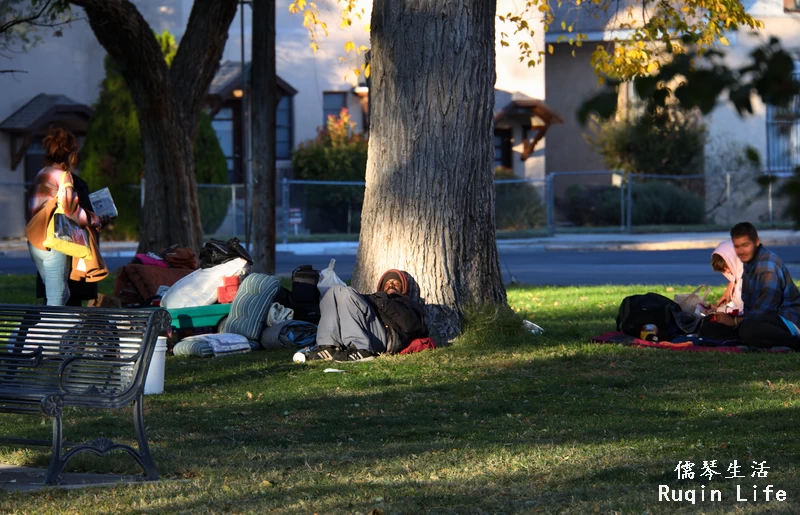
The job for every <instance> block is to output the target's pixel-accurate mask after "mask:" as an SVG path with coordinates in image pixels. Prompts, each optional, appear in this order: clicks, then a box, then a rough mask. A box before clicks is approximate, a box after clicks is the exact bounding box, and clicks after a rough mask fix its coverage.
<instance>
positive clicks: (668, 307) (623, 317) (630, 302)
mask: <svg viewBox="0 0 800 515" xmlns="http://www.w3.org/2000/svg"><path fill="white" fill-rule="evenodd" d="M681 312H682V311H681V307H680V306H679V305H678V303H677V302H675V301H673V300H670V299H668V298H666V297H664V296H663V295H659V294H657V293H645V294H643V295H631V296H629V297H625V298H624V299H622V304H620V306H619V313H618V314H617V331H622V332H623V333H625V334H628V335H630V336H636V337H637V338H638V337H639V335H640V334H641V332H642V326H644V325H647V324H655V325H656V327H658V338H659V339H660V340H664V341H670V340H672V338H674V337H675V336H677V335H679V334H684V333H685V332H686V329H688V328H687V327H684V329H681V327H679V326H678V322H677V321H676V313H681ZM682 325H684V324H682ZM695 325H696V324H695ZM693 329H694V328H691V329H689V330H693Z"/></svg>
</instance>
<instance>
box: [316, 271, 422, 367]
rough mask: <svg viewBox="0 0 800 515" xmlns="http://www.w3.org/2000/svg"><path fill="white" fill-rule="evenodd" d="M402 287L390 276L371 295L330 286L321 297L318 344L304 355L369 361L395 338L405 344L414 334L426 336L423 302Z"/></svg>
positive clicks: (349, 288) (415, 335) (336, 359)
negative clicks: (405, 292) (419, 301)
mask: <svg viewBox="0 0 800 515" xmlns="http://www.w3.org/2000/svg"><path fill="white" fill-rule="evenodd" d="M401 287H402V285H401V282H400V281H399V280H397V279H393V278H391V277H387V278H386V279H385V280H384V281H383V282H382V283H381V285H380V291H378V292H377V293H373V294H370V295H362V294H360V293H358V292H357V291H356V290H355V289H353V288H351V287H349V286H333V287H331V288H330V289H329V290H328V292H327V293H326V294H325V296H324V297H322V301H320V321H319V326H318V328H317V345H316V347H315V349H314V350H313V351H311V352H310V353H309V354H308V355H307V356H306V359H309V360H315V359H321V360H327V361H338V362H349V361H370V360H373V359H375V357H376V356H377V355H378V354H381V353H383V352H386V349H387V346H388V344H389V343H390V342H393V340H394V339H399V340H400V341H401V342H403V344H404V345H408V342H410V341H411V339H413V338H419V337H423V336H427V329H426V328H425V317H424V310H423V308H422V306H420V305H419V304H418V303H417V302H415V301H413V300H412V299H411V298H409V297H408V296H407V295H405V294H403V292H401ZM401 346H402V344H401ZM391 347H392V348H396V347H397V345H391Z"/></svg>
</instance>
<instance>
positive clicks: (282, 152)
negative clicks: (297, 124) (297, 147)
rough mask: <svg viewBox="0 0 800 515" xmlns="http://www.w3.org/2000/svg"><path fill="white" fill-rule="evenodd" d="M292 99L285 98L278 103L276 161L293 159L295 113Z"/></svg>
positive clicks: (289, 97) (276, 115)
mask: <svg viewBox="0 0 800 515" xmlns="http://www.w3.org/2000/svg"><path fill="white" fill-rule="evenodd" d="M292 103H293V102H292V97H291V96H285V97H283V98H282V99H281V101H280V102H278V110H277V112H276V113H275V159H291V158H292V129H293V125H294V124H293V123H292V121H293V119H294V112H293V106H292Z"/></svg>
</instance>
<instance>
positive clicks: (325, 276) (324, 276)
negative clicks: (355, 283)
mask: <svg viewBox="0 0 800 515" xmlns="http://www.w3.org/2000/svg"><path fill="white" fill-rule="evenodd" d="M335 264H336V260H335V259H331V262H330V263H328V268H326V269H325V270H323V271H322V272H320V273H319V281H318V282H317V289H318V290H319V296H320V298H322V297H324V296H325V294H326V293H327V292H328V290H329V289H330V287H331V286H336V285H341V286H347V284H345V282H344V281H342V280H341V279H339V276H338V275H336V272H334V271H333V266H334V265H335Z"/></svg>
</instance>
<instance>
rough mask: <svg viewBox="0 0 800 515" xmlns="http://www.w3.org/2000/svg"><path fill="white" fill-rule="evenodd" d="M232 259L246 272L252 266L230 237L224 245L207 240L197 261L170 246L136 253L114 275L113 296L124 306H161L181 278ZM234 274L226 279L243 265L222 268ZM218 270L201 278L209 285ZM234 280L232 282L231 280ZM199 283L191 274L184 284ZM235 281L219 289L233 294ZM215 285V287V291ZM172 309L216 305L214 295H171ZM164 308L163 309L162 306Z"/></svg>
mask: <svg viewBox="0 0 800 515" xmlns="http://www.w3.org/2000/svg"><path fill="white" fill-rule="evenodd" d="M236 259H240V260H241V261H239V262H237V263H236V264H237V265H242V263H246V265H247V267H248V268H247V269H248V270H249V266H250V265H252V263H253V259H252V257H250V254H249V253H248V252H247V250H246V249H245V248H244V246H242V244H241V243H240V242H239V240H238V239H236V238H231V239H230V240H228V241H227V242H221V241H219V240H213V239H212V240H211V241H209V242H208V243H206V244H205V246H204V247H203V249H202V250H201V251H200V260H199V261H198V259H197V256H195V253H194V252H193V251H192V249H190V248H187V247H178V246H177V245H173V246H171V247H169V248H167V249H164V250H162V251H161V252H159V253H157V254H156V253H153V252H149V253H147V254H136V256H135V257H134V258H133V260H131V262H130V264H128V265H124V266H123V267H122V269H121V270H120V272H119V274H118V275H117V279H116V283H115V285H114V297H115V298H116V299H118V300H119V303H120V304H121V305H122V306H125V307H147V306H158V305H162V306H164V304H163V303H162V300H163V297H164V296H165V295H166V292H167V291H168V290H170V289H172V287H173V286H174V285H175V284H176V283H178V282H180V281H181V280H182V279H184V278H186V277H188V276H190V275H193V274H195V273H196V272H201V271H204V270H212V269H215V268H217V267H218V266H219V265H223V264H227V263H229V262H231V261H234V260H236ZM233 268H236V270H234V272H232V273H230V274H228V275H229V276H236V275H241V274H240V273H239V272H240V271H241V270H242V269H243V268H244V267H243V266H238V267H235V266H234V265H228V267H227V268H226V269H233ZM220 272H221V269H218V270H216V271H215V272H208V273H205V272H204V273H203V277H205V278H206V279H207V281H206V282H210V281H211V280H210V279H208V278H209V277H212V276H213V277H218V276H219V273H220ZM231 281H234V280H231ZM200 282H203V280H202V279H200V276H197V275H195V277H193V278H192V279H191V280H189V281H186V282H184V283H183V284H184V285H187V284H194V285H196V284H198V283H200ZM237 285H238V280H235V282H233V283H232V284H223V285H222V286H223V288H224V289H225V290H226V291H228V292H231V290H233V291H235V289H234V288H235V287H236V286H237ZM216 287H217V286H216V285H215V288H216ZM172 295H173V306H172V307H179V304H180V305H182V306H203V305H209V304H213V303H215V302H217V298H216V296H214V298H213V299H212V297H211V296H210V295H208V294H207V293H206V294H204V295H202V296H198V297H197V298H183V299H182V300H181V297H182V296H183V295H182V294H175V293H173V294H172ZM165 307H166V306H165Z"/></svg>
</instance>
